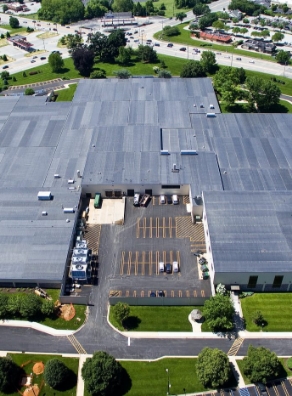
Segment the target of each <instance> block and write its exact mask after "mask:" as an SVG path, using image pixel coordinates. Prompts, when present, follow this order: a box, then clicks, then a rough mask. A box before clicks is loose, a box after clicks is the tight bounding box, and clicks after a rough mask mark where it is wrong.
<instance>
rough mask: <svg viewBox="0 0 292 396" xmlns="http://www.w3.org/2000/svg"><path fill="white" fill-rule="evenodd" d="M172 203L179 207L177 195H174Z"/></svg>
mask: <svg viewBox="0 0 292 396" xmlns="http://www.w3.org/2000/svg"><path fill="white" fill-rule="evenodd" d="M172 203H173V204H174V205H178V196H177V194H174V195H173V196H172Z"/></svg>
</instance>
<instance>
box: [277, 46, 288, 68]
mask: <svg viewBox="0 0 292 396" xmlns="http://www.w3.org/2000/svg"><path fill="white" fill-rule="evenodd" d="M290 58H291V54H290V51H284V50H280V51H278V52H277V55H276V61H277V62H278V63H281V64H282V65H285V64H286V65H287V64H289V61H290Z"/></svg>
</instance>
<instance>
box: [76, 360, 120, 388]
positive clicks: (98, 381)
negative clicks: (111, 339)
mask: <svg viewBox="0 0 292 396" xmlns="http://www.w3.org/2000/svg"><path fill="white" fill-rule="evenodd" d="M81 373H82V378H83V380H84V382H85V387H86V389H87V391H88V392H89V393H90V394H91V395H93V396H95V395H96V396H110V395H114V394H117V390H118V389H119V386H120V383H121V375H122V367H121V365H120V363H118V362H117V361H116V360H115V358H114V357H113V356H111V355H109V354H107V353H106V352H95V353H94V354H93V356H92V358H91V359H87V360H86V361H85V363H84V364H83V367H82V372H81Z"/></svg>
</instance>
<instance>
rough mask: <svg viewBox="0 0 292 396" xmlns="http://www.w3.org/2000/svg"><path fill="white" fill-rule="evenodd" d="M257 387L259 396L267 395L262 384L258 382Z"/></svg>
mask: <svg viewBox="0 0 292 396" xmlns="http://www.w3.org/2000/svg"><path fill="white" fill-rule="evenodd" d="M256 385H257V388H258V390H259V391H260V395H267V389H266V387H265V385H264V384H262V383H261V382H259V383H258V384H256Z"/></svg>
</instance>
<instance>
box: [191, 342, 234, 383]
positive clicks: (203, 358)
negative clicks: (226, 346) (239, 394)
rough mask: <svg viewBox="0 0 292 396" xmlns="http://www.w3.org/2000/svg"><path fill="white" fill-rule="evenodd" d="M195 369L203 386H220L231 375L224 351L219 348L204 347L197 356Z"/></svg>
mask: <svg viewBox="0 0 292 396" xmlns="http://www.w3.org/2000/svg"><path fill="white" fill-rule="evenodd" d="M196 371H197V375H198V378H199V380H200V382H201V383H202V384H203V385H204V387H208V388H213V389H214V388H219V387H222V386H223V385H224V384H226V382H228V380H229V379H230V377H231V368H230V364H229V359H228V356H227V354H226V353H224V352H223V351H220V349H217V348H215V349H212V348H208V347H206V348H204V349H203V350H202V352H201V353H200V354H199V356H198V360H197V365H196Z"/></svg>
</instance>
